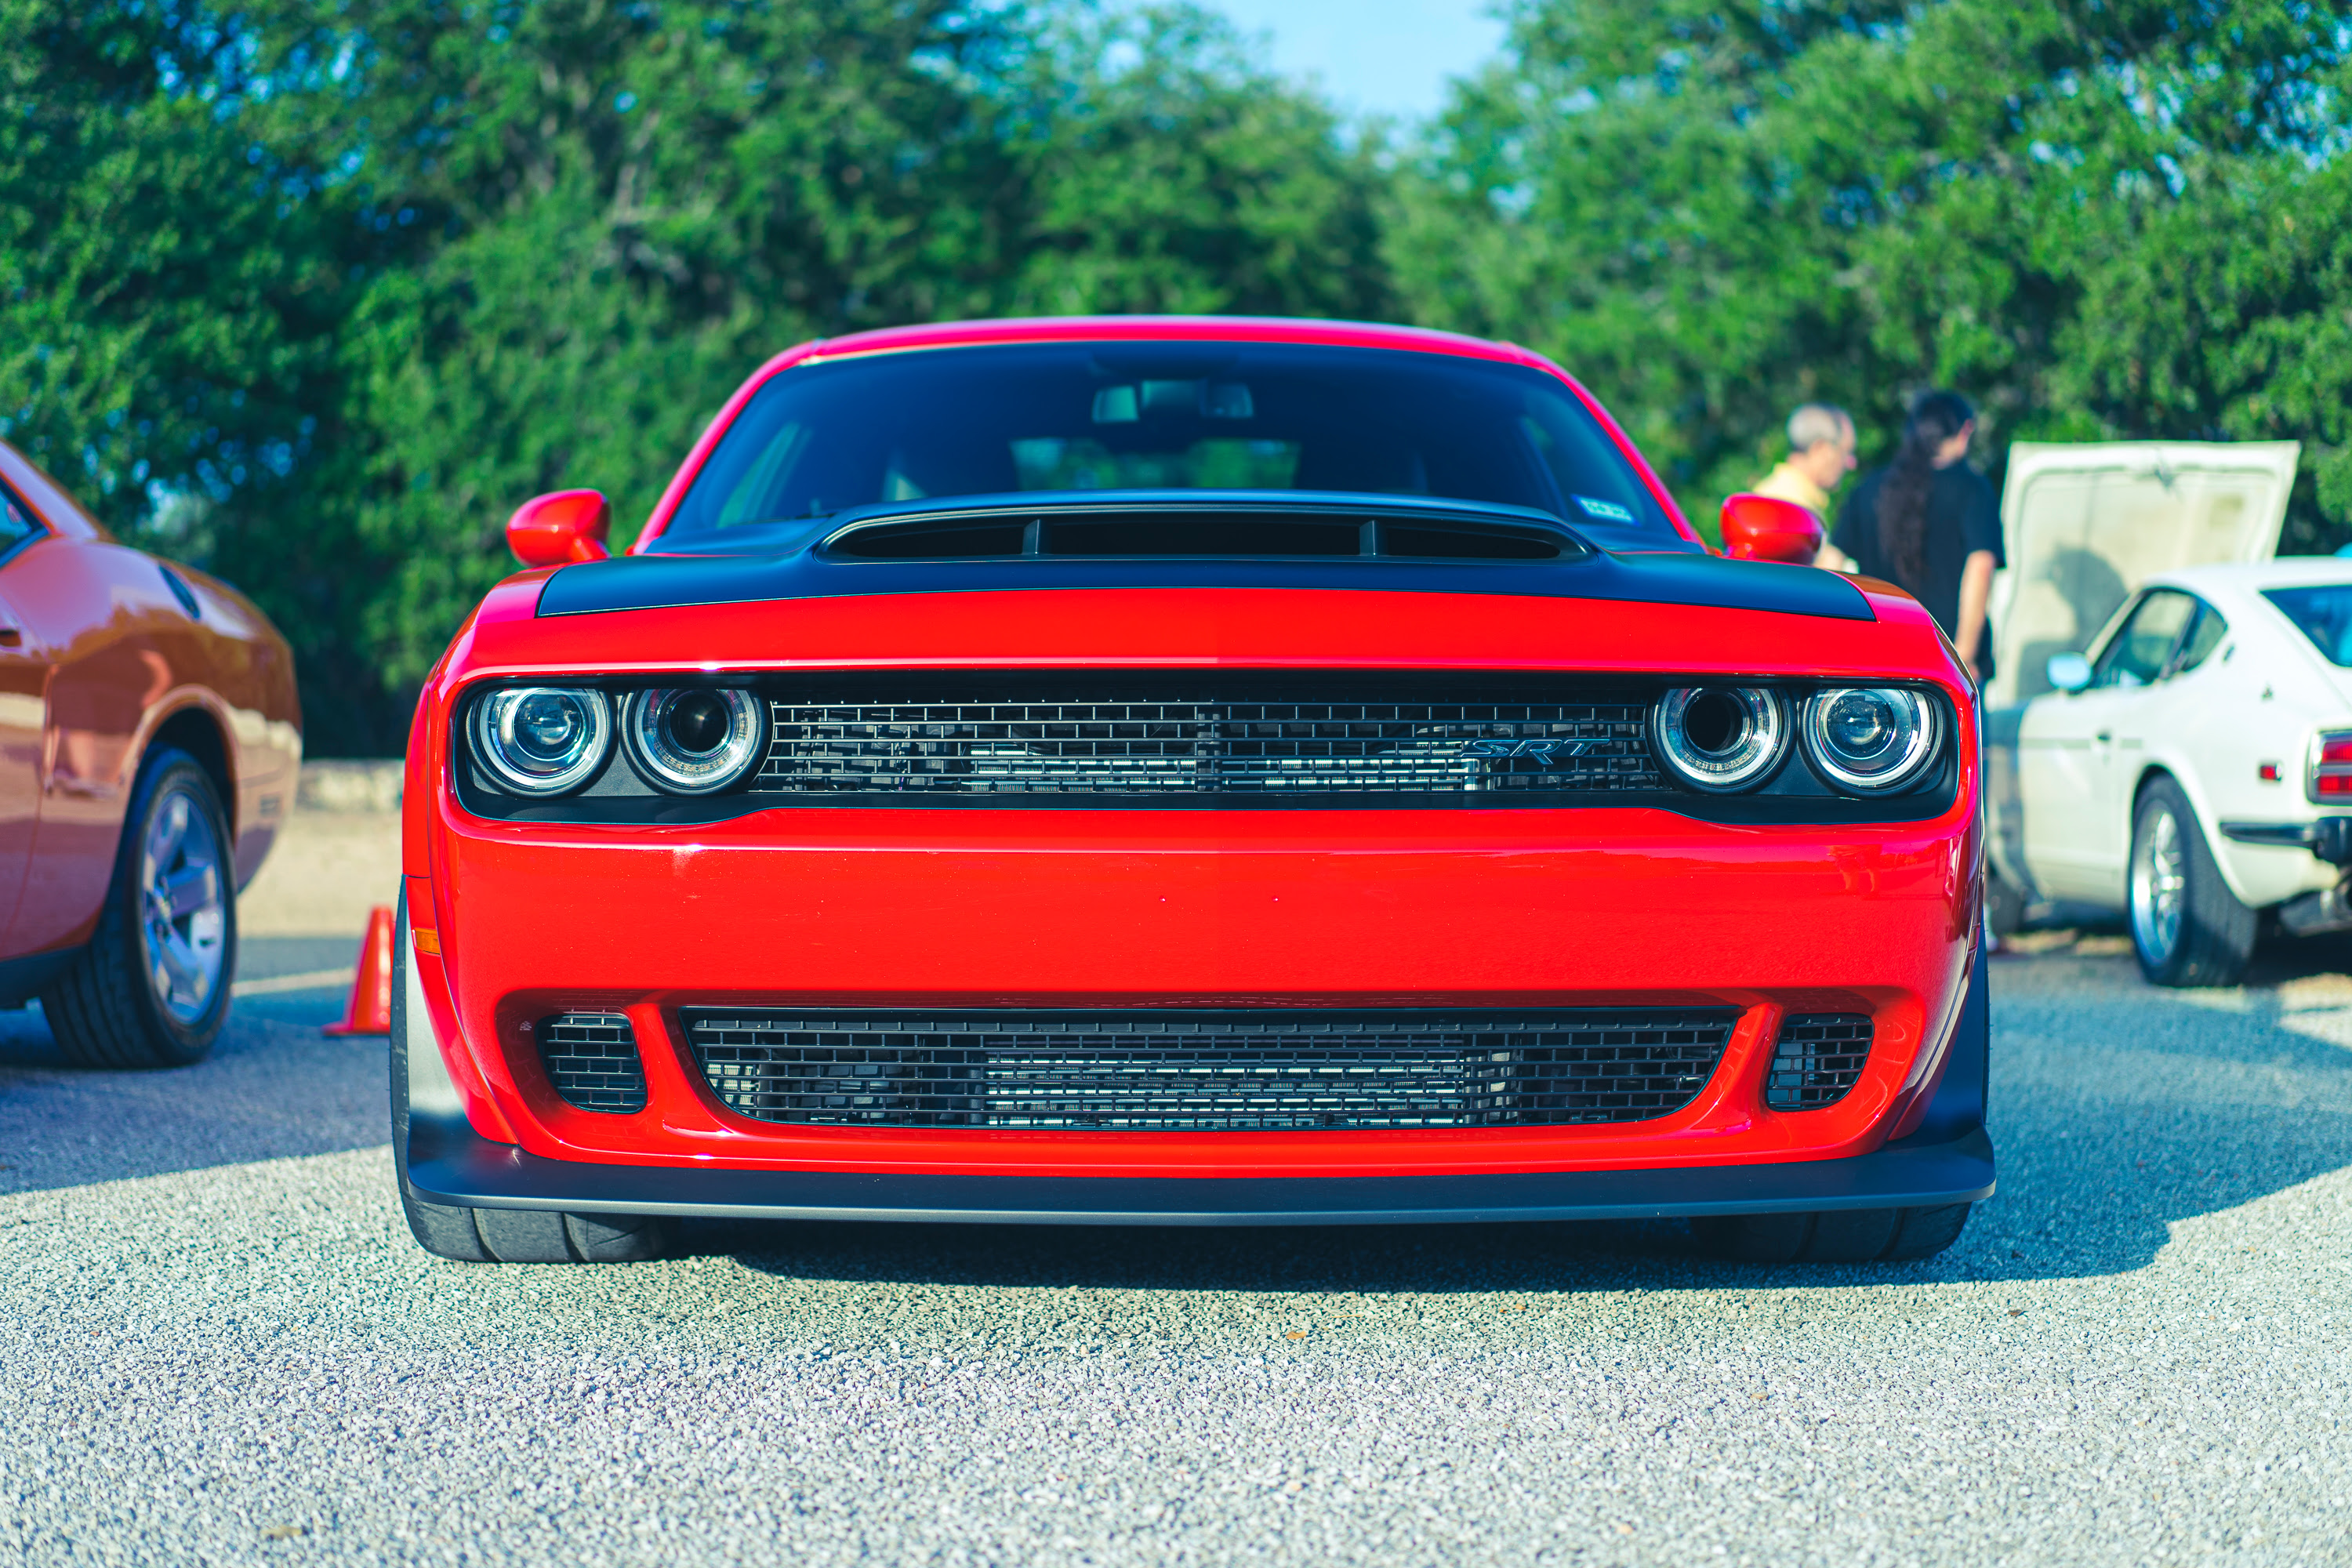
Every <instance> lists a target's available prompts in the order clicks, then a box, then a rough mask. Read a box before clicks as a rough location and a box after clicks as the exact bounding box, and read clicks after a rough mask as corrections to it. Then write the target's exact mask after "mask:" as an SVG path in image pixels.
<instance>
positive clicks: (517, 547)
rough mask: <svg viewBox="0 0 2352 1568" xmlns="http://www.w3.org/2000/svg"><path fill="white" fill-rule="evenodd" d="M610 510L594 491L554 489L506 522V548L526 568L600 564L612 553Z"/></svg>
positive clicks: (599, 493) (611, 516) (611, 512)
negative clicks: (607, 544) (606, 545)
mask: <svg viewBox="0 0 2352 1568" xmlns="http://www.w3.org/2000/svg"><path fill="white" fill-rule="evenodd" d="M612 528H613V507H612V503H611V502H609V501H607V500H605V499H604V496H603V494H602V493H601V492H599V491H596V490H557V491H555V492H554V493H553V494H552V495H543V496H537V497H534V498H532V499H531V500H527V501H525V502H523V503H522V505H520V506H519V507H517V508H516V509H515V514H514V515H513V516H512V517H510V518H509V519H507V548H508V549H509V550H511V551H513V552H515V559H516V560H518V561H520V562H521V563H523V564H524V565H526V566H563V565H568V564H569V563H572V562H574V561H602V560H604V558H605V557H606V556H607V555H610V554H611V553H612V552H611V551H609V550H607V549H605V548H604V536H605V535H606V534H607V533H609V532H611V531H612Z"/></svg>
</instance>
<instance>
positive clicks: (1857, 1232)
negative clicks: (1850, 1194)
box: [1691, 1204, 1975, 1263]
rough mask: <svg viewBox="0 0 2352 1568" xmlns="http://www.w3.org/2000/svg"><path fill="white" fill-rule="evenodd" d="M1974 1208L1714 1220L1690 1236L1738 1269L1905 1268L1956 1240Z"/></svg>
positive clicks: (1697, 1225) (1696, 1225) (1698, 1223)
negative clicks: (1779, 1265) (1810, 1266)
mask: <svg viewBox="0 0 2352 1568" xmlns="http://www.w3.org/2000/svg"><path fill="white" fill-rule="evenodd" d="M1974 1206H1975V1205H1971V1204H1939V1205H1937V1206H1935V1207H1934V1208H1918V1209H1834V1210H1832V1211H1830V1212H1828V1213H1825V1214H1754V1215H1715V1216H1711V1217H1708V1218H1705V1219H1696V1220H1693V1221H1692V1222H1691V1234H1692V1235H1693V1236H1694V1237H1696V1238H1697V1240H1698V1242H1699V1245H1700V1246H1702V1247H1706V1249H1707V1250H1708V1251H1710V1252H1713V1253H1715V1254H1716V1255H1717V1257H1721V1258H1735V1259H1737V1260H1738V1261H1739V1262H1742V1263H1906V1262H1910V1261H1913V1260H1915V1259H1917V1258H1933V1257H1935V1256H1936V1254H1937V1253H1939V1252H1941V1251H1943V1250H1944V1249H1945V1248H1946V1247H1949V1246H1951V1245H1952V1243H1954V1242H1956V1241H1958V1240H1959V1239H1960V1232H1961V1230H1962V1229H1963V1228H1964V1227H1966V1226H1967V1225H1968V1223H1969V1209H1970V1208H1972V1207H1974Z"/></svg>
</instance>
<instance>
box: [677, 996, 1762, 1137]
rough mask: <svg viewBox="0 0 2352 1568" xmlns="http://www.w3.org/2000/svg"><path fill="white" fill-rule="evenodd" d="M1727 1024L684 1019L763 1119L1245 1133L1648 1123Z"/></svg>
mask: <svg viewBox="0 0 2352 1568" xmlns="http://www.w3.org/2000/svg"><path fill="white" fill-rule="evenodd" d="M1737 1017H1738V1014H1737V1012H1736V1011H1734V1010H1733V1009H1730V1008H1701V1009H1675V1008H1627V1009H1610V1010H1605V1011H1603V1010H1588V1009H1579V1010H1561V1011H1546V1012H1526V1013H1486V1012H1480V1013H1475V1014H1473V1013H1465V1014H1455V1015H1442V1014H1430V1013H1419V1012H1412V1013H1406V1012H1396V1013H1324V1012H1305V1011H1293V1010H1288V1009H1282V1010H1276V1009H1260V1010H1253V1011H1248V1012H1207V1011H1181V1010H1177V1009H1160V1010H1153V1011H1150V1012H1119V1013H1091V1014H1078V1013H1059V1012H1055V1013H1014V1012H1005V1013H994V1014H977V1013H960V1014H940V1015H929V1016H919V1015H918V1016H908V1015H881V1014H865V1013H835V1012H800V1011H787V1010H782V1009H748V1008H745V1009H728V1010H719V1009H708V1010H704V1009H688V1010H686V1011H685V1012H684V1013H683V1014H682V1015H681V1021H682V1022H683V1023H684V1025H685V1027H686V1033H687V1038H688V1042H689V1043H690V1045H691V1046H692V1047H693V1051H694V1058H695V1061H696V1063H697V1064H698V1066H699V1067H700V1068H701V1069H702V1073H703V1076H704V1078H705V1079H707V1080H708V1081H709V1085H710V1088H711V1089H712V1091H713V1092H714V1093H715V1094H717V1095H718V1097H719V1100H720V1101H721V1102H723V1103H724V1104H725V1105H726V1106H727V1107H728V1108H729V1109H730V1110H734V1111H736V1112H738V1113H739V1114H740V1115H744V1116H748V1117H751V1118H754V1119H755V1120H758V1121H788V1122H814V1123H824V1124H831V1125H849V1126H866V1127H1030V1128H1074V1129H1076V1128H1091V1129H1101V1130H1131V1131H1144V1130H1150V1131H1243V1130H1263V1129H1277V1128H1284V1129H1289V1128H1374V1127H1542V1126H1568V1125H1576V1124H1580V1123H1587V1122H1611V1121H1649V1120H1652V1119H1653V1118H1655V1117H1660V1116H1666V1115H1670V1114H1672V1113H1673V1112H1675V1111H1676V1110H1681V1109H1682V1108H1683V1107H1684V1106H1685V1105H1688V1104H1689V1103H1690V1102H1691V1100H1693V1099H1694V1098H1695V1097H1696V1095H1697V1094H1698V1092H1699V1090H1700V1089H1703V1088H1704V1087H1706V1081H1707V1079H1709V1078H1710V1077H1712V1076H1713V1075H1714V1072H1715V1069H1716V1067H1717V1064H1718V1063H1720V1062H1721V1061H1722V1059H1723V1052H1724V1047H1725V1046H1726V1045H1727V1043H1728V1042H1729V1040H1730V1037H1731V1026H1732V1023H1733V1021H1734V1020H1735V1019H1736V1018H1737Z"/></svg>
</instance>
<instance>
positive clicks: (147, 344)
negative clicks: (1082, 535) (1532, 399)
mask: <svg viewBox="0 0 2352 1568" xmlns="http://www.w3.org/2000/svg"><path fill="white" fill-rule="evenodd" d="M169 4H170V0H167V5H166V8H163V9H159V8H157V6H156V5H154V3H153V0H100V3H98V4H75V3H71V0H0V209H5V210H0V434H5V435H6V436H7V437H8V438H9V439H11V440H12V441H15V442H16V443H17V444H18V445H20V446H21V447H25V448H26V449H27V450H29V451H30V452H31V453H32V454H33V455H34V456H35V458H36V459H37V460H38V461H40V462H43V463H44V464H46V465H47V466H48V467H49V468H52V469H53V470H54V471H56V472H57V473H58V475H59V477H60V478H61V479H64V480H66V481H67V482H68V484H71V485H73V486H74V487H75V488H76V489H78V490H79V491H80V492H81V493H83V494H84V495H85V496H87V497H88V498H89V501H90V502H91V503H92V504H93V506H94V508H95V510H99V511H100V514H101V515H102V516H104V517H105V518H106V519H107V520H108V521H110V523H111V524H113V525H114V526H116V527H118V528H119V529H121V530H122V531H125V532H126V533H128V534H129V535H131V537H134V538H136V539H138V540H140V542H144V543H150V544H153V545H155V546H157V547H158V548H161V549H163V550H164V551H166V552H172V553H177V554H180V555H183V556H185V557H188V558H190V559H194V560H198V561H200V562H201V563H204V564H205V565H207V566H209V567H211V568H212V569H215V570H216V571H219V572H221V573H222V574H225V575H226V576H227V577H229V578H230V579H231V580H233V581H236V582H237V583H238V584H240V585H242V586H244V587H246V588H247V590H248V591H250V592H252V593H253V594H254V595H256V596H257V598H258V599H259V600H260V601H261V602H262V603H263V605H265V606H266V607H267V608H268V610H269V611H270V613H271V614H272V615H273V616H275V617H276V618H277V619H278V623H279V624H280V626H283V627H284V628H285V629H286V630H287V632H288V633H289V636H290V637H292V638H293V639H294V641H295V643H296V646H297V650H298V655H299V668H300V669H301V671H302V678H303V684H304V689H305V696H306V706H307V709H308V712H309V722H310V742H311V745H312V748H313V749H314V750H316V751H321V752H338V751H380V750H383V749H389V748H396V747H397V745H398V743H399V741H400V738H401V735H402V733H403V731H404V727H405V711H404V702H403V700H402V699H403V696H404V693H405V692H406V691H409V690H413V689H414V686H415V681H416V680H417V679H419V678H421V676H422V674H423V673H424V671H425V668H428V667H429V665H430V664H431V662H432V660H433V659H434V658H436V657H437V656H438V654H439V652H440V650H441V648H442V647H443V645H444V644H445V643H446V640H447V638H448V636H449V633H450V631H451V630H452V629H453V628H454V626H456V625H457V621H458V620H459V619H460V618H461V617H462V616H463V615H464V613H465V611H466V610H467V608H468V607H469V606H470V605H471V604H472V603H473V601H474V600H475V599H476V598H478V596H479V595H480V593H481V592H482V590H483V589H484V588H485V587H487V586H488V584H490V583H492V582H494V581H496V580H497V579H498V578H499V576H500V575H502V574H504V573H505V572H506V571H508V570H509V569H510V566H511V562H510V560H509V558H508V557H507V555H506V553H505V547H504V544H503V542H502V539H501V536H500V525H501V524H502V523H503V521H504V519H505V517H506V514H507V513H508V512H509V510H511V509H512V508H513V507H514V505H515V504H516V503H517V502H519V501H520V500H523V499H525V498H527V497H529V496H530V495H532V494H535V493H537V492H539V491H541V490H544V489H552V488H556V487H559V486H568V485H590V486H594V487H596V488H599V489H604V490H605V491H606V492H607V493H608V494H610V495H611V496H613V498H614V502H615V510H616V515H617V516H618V517H619V518H620V519H621V520H623V521H622V523H621V529H622V532H623V534H624V537H625V536H626V534H627V533H628V531H631V530H633V529H634V527H635V524H636V522H637V521H639V520H641V519H642V518H643V517H644V515H645V513H646V511H647V510H649V509H650V507H651V505H652V503H653V501H654V500H655V498H656V496H657V495H658V494H659V491H660V489H661V486H662V485H663V483H664V482H665V481H666V480H667V478H668V476H669V473H670V472H671V470H672V469H673V468H675V466H676V463H677V459H678V458H679V456H680V455H681V454H682V453H683V452H684V450H685V448H686V447H687V446H688V444H689V443H690V441H691V440H692V438H693V437H694V435H695V434H696V432H697V431H698V429H699V427H700V426H701V425H702V423H703V422H704V421H706V420H707V419H708V418H709V416H710V414H711V413H713V412H714V411H715V410H716V409H717V407H718V406H719V404H720V403H721V402H722V401H723V400H724V399H725V397H726V395H727V394H728V393H729V392H730V391H732V390H733V388H734V387H735V385H736V384H738V383H740V380H741V379H742V377H743V376H744V375H745V374H747V373H748V372H749V371H750V370H751V369H752V368H753V367H754V366H756V365H757V364H758V363H760V362H761V360H762V359H764V358H766V357H767V356H768V355H770V354H772V353H776V352H778V351H779V350H781V349H782V348H785V347H787V346H789V345H790V344H792V343H793V342H798V341H800V340H802V339H805V338H808V337H812V336H822V335H830V334H835V333H839V332H843V331H854V330H856V329H859V328H864V327H871V326H878V325H885V324H888V323H892V322H898V321H920V320H927V319H936V318H942V317H955V316H973V315H990V314H1002V313H1007V312H1012V311H1023V310H1034V311H1044V312H1063V311H1072V310H1199V311H1253V312H1270V313H1306V314H1340V315H1358V316H1377V315H1392V314H1394V313H1396V307H1395V305H1394V302H1393V301H1392V300H1391V297H1390V294H1389V291H1388V289H1387V286H1386V283H1385V279H1384V274H1383V272H1382V270H1381V260H1380V256H1379V245H1378V223H1377V216H1376V214H1377V207H1378V195H1379V180H1380V174H1379V172H1378V171H1377V170H1376V169H1375V168H1374V166H1373V165H1372V163H1370V160H1369V158H1368V157H1367V156H1366V155H1365V153H1363V152H1361V151H1360V150H1350V149H1349V148H1348V147H1347V146H1345V145H1343V141H1342V138H1341V136H1340V133H1339V125H1338V123H1337V121H1336V120H1335V118H1334V116H1333V114H1332V112H1331V111H1330V110H1328V108H1326V107H1325V106H1324V105H1322V104H1321V103H1320V102H1319V101H1318V100H1315V99H1313V98H1311V97H1309V96H1307V95H1306V94H1305V93H1303V92H1301V91H1299V90H1297V89H1293V88H1290V87H1287V86H1286V85H1284V84H1282V83H1280V82H1278V81H1276V80H1275V79H1272V78H1271V77H1269V76H1268V75H1267V74H1266V73H1265V71H1263V70H1262V69H1260V68H1255V67H1254V66H1253V65H1252V64H1251V63H1250V62H1249V61H1248V60H1247V59H1246V58H1244V53H1243V52H1242V50H1241V48H1240V47H1239V46H1238V45H1237V43H1236V42H1235V40H1234V37H1233V36H1232V35H1231V34H1230V33H1229V32H1228V31H1226V30H1225V29H1224V28H1223V26H1222V25H1220V24H1216V23H1214V22H1213V21H1211V20H1210V19H1208V18H1207V17H1205V16H1202V15H1201V14H1199V13H1195V12H1191V11H1186V10H1183V9H1181V8H1173V9H1150V8H1147V9H1141V10H1127V11H1118V12H1112V13H1105V12H1100V11H1097V10H1094V9H1092V8H1090V7H1086V6H1069V7H1062V8H1052V9H1045V10H1040V11H1027V10H1022V9H1018V8H1014V7H1009V6H996V7H972V6H969V5H957V4H952V3H950V0H828V3H827V4H825V5H801V4H794V3H793V0H635V3H632V4H614V3H612V0H543V3H537V4H524V3H520V0H508V3H502V4H490V5H478V4H475V5H469V4H464V3H460V0H341V3H340V4H336V5H319V4H317V3H315V0H257V4H256V5H252V6H250V7H248V8H247V9H243V10H240V11H238V12H236V13H235V14H233V15H230V14H226V13H216V12H212V11H206V10H202V9H199V8H196V7H194V6H185V5H184V8H182V9H178V10H173V9H170V8H168V6H169Z"/></svg>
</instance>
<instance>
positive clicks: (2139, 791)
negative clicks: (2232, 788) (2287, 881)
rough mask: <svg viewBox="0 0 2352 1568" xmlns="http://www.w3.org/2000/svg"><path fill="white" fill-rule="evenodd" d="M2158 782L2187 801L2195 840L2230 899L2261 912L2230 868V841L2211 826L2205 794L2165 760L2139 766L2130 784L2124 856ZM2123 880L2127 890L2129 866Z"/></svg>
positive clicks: (2186, 773)
mask: <svg viewBox="0 0 2352 1568" xmlns="http://www.w3.org/2000/svg"><path fill="white" fill-rule="evenodd" d="M2159 779H2161V780H2163V781H2164V782H2166V783H2168V784H2171V785H2172V786H2173V787H2174V788H2176V789H2178V790H2179V791H2180V793H2181V794H2182V795H2186V796H2187V797H2188V799H2189V810H2190V811H2191V812H2192V813H2194V814H2195V815H2196V817H2197V833H2198V837H2201V838H2202V839H2204V841H2205V855H2206V858H2208V859H2210V860H2211V861H2212V862H2213V867H2214V869H2216V870H2218V871H2220V872H2221V884H2222V886H2224V887H2226V888H2228V889H2230V896H2231V898H2234V899H2236V900H2238V901H2239V902H2240V903H2242V904H2244V905H2245V906H2246V907H2247V908H2249V909H2259V908H2261V907H2262V901H2261V900H2256V899H2254V898H2252V897H2250V896H2249V894H2250V891H2251V889H2248V888H2247V887H2246V885H2245V883H2244V881H2243V880H2242V879H2241V878H2240V877H2239V876H2238V872H2237V868H2236V867H2235V866H2234V865H2232V864H2231V856H2230V854H2229V853H2228V850H2229V847H2230V845H2229V841H2228V840H2227V839H2224V838H2222V837H2220V836H2219V832H2218V830H2217V829H2216V827H2215V826H2214V822H2213V810H2212V806H2211V804H2210V802H2209V801H2207V800H2206V798H2205V792H2204V791H2203V790H2201V789H2200V788H2199V787H2198V786H2197V781H2196V778H2195V777H2194V775H2193V774H2191V773H2189V770H2187V769H2185V768H2179V767H2176V766H2174V765H2173V764H2172V763H2170V762H2168V761H2167V760H2166V759H2163V758H2155V759H2151V760H2150V761H2148V762H2147V763H2143V764H2141V767H2140V770H2139V777H2138V778H2137V779H2135V780H2134V781H2133V782H2132V794H2131V816H2130V818H2129V822H2128V826H2126V829H2125V835H2124V844H2125V847H2126V850H2125V852H2126V855H2128V854H2129V853H2130V846H2131V843H2132V839H2133V837H2134V836H2135V835H2136V834H2137V832H2138V831H2139V803H2140V798H2141V797H2142V796H2143V795H2147V792H2148V788H2149V786H2150V785H2152V784H2155V783H2156V782H2157V781H2158V780H2159ZM2125 877H2126V887H2128V885H2129V877H2130V871H2129V869H2128V866H2127V867H2126V872H2125ZM2128 899H2129V893H2128V892H2126V908H2128V907H2129V903H2128Z"/></svg>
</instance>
